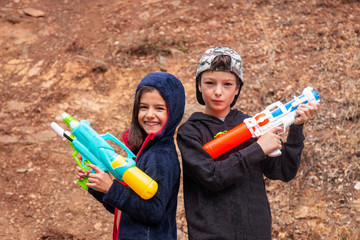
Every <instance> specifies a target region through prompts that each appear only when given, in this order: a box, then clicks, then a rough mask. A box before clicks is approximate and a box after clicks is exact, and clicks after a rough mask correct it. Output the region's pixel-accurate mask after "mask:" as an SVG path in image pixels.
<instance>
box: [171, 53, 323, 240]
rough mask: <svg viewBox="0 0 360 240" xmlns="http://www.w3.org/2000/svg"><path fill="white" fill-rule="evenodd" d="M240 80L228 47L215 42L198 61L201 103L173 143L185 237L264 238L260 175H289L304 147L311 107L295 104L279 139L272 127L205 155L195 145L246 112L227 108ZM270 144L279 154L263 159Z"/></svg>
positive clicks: (267, 218)
mask: <svg viewBox="0 0 360 240" xmlns="http://www.w3.org/2000/svg"><path fill="white" fill-rule="evenodd" d="M243 84H244V80H243V72H242V61H241V58H240V56H239V55H238V54H237V53H236V52H235V51H234V50H232V49H230V48H224V47H215V48H211V49H209V50H207V51H206V52H205V53H204V54H203V56H202V58H201V59H200V62H199V65H198V69H197V72H196V85H195V86H196V96H197V100H198V102H199V103H200V104H202V105H205V108H204V111H203V112H196V113H193V114H192V115H191V117H190V118H189V119H188V121H187V122H186V123H184V124H183V125H181V126H180V128H179V131H178V135H177V142H178V145H179V149H180V151H181V155H182V160H183V181H184V185H183V186H184V201H185V214H186V220H187V224H188V233H189V239H190V240H203V239H208V240H209V239H222V240H226V239H229V240H234V239H237V240H241V239H269V240H270V239H271V212H270V207H269V203H268V200H267V196H266V191H265V184H264V179H263V175H265V176H266V177H268V178H270V179H280V180H282V181H290V180H291V179H293V178H294V177H295V176H296V173H297V171H298V169H299V166H300V159H301V158H300V157H301V152H302V150H303V148H304V143H303V141H304V136H303V134H302V126H303V123H305V122H306V121H307V120H309V119H310V118H311V117H312V116H313V115H314V112H315V111H316V106H315V105H313V104H305V105H302V106H300V107H299V108H298V110H297V113H298V114H299V116H298V117H296V119H295V122H294V124H293V125H292V126H291V127H290V130H289V134H288V138H287V142H286V143H284V144H283V143H282V142H281V140H280V136H278V135H277V134H276V132H279V131H281V130H282V129H281V128H274V129H273V130H271V131H269V132H268V133H266V134H264V135H262V136H261V137H260V138H259V139H250V140H248V141H246V142H244V143H242V144H240V145H239V146H237V147H235V148H234V149H232V150H230V151H229V152H227V153H225V154H223V155H221V156H219V157H217V158H216V159H213V158H212V157H211V156H210V154H208V153H207V152H206V151H205V150H204V149H203V148H202V146H203V145H204V144H205V143H207V142H209V141H211V140H212V139H214V136H215V135H216V134H217V133H219V132H223V131H225V130H227V131H228V130H230V129H232V128H234V127H235V126H237V125H239V124H241V123H242V122H243V120H244V119H245V118H247V117H249V116H248V115H246V114H244V113H242V112H240V111H238V110H236V109H231V108H232V107H233V106H234V104H235V102H236V100H237V98H238V96H239V94H240V90H241V87H242V85H243ZM276 149H282V153H283V154H282V155H281V156H280V157H276V158H270V157H266V155H268V154H269V153H271V152H273V151H274V150H276Z"/></svg>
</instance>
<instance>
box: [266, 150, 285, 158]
mask: <svg viewBox="0 0 360 240" xmlns="http://www.w3.org/2000/svg"><path fill="white" fill-rule="evenodd" d="M281 154H282V152H281V151H280V150H279V149H276V150H275V151H273V152H272V153H270V154H269V155H268V156H269V157H278V156H280V155H281Z"/></svg>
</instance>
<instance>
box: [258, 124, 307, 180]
mask: <svg viewBox="0 0 360 240" xmlns="http://www.w3.org/2000/svg"><path fill="white" fill-rule="evenodd" d="M302 129H303V125H300V126H297V125H291V126H290V129H289V134H288V137H287V141H286V143H284V144H283V147H282V149H281V152H282V155H280V156H279V157H274V158H272V157H267V158H266V160H265V161H262V162H261V166H262V169H263V172H264V174H265V176H266V177H267V178H269V179H273V180H281V181H284V182H288V181H290V180H292V179H293V178H294V177H295V176H296V174H297V172H298V170H299V167H300V162H301V153H302V150H303V149H304V140H305V137H304V135H303V133H302Z"/></svg>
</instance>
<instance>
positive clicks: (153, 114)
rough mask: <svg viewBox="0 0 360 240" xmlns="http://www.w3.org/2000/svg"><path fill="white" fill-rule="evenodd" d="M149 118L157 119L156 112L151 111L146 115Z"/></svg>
mask: <svg viewBox="0 0 360 240" xmlns="http://www.w3.org/2000/svg"><path fill="white" fill-rule="evenodd" d="M146 117H147V118H154V117H155V112H154V111H153V110H151V109H150V110H149V111H148V112H147V114H146Z"/></svg>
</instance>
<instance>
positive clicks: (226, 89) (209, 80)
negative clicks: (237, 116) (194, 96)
mask: <svg viewBox="0 0 360 240" xmlns="http://www.w3.org/2000/svg"><path fill="white" fill-rule="evenodd" d="M199 90H200V92H201V93H202V97H203V99H204V102H205V110H204V113H206V114H209V115H212V116H215V117H218V118H224V117H226V115H227V114H228V113H229V112H230V104H231V103H232V101H233V100H234V97H235V96H236V94H237V93H238V91H239V86H238V85H237V83H236V76H235V74H233V73H231V72H226V71H206V72H203V73H202V75H201V81H200V85H199Z"/></svg>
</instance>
